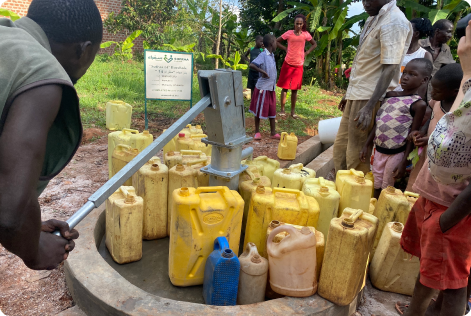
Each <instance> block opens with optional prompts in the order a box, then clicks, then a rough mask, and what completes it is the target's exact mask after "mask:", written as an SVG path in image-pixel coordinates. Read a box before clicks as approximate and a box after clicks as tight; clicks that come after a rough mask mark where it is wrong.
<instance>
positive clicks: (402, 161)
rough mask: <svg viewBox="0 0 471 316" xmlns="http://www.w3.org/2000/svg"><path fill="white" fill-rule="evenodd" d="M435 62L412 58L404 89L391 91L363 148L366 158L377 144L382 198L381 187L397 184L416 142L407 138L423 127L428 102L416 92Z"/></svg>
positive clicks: (403, 80)
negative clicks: (396, 180)
mask: <svg viewBox="0 0 471 316" xmlns="http://www.w3.org/2000/svg"><path fill="white" fill-rule="evenodd" d="M432 70H433V65H432V62H431V61H430V60H428V59H425V58H417V59H413V60H411V61H410V62H409V63H408V64H407V65H406V67H405V68H404V71H403V73H402V76H401V86H402V89H403V91H390V92H388V93H386V97H385V98H384V101H383V103H382V105H381V108H380V109H379V110H378V113H377V114H376V123H375V127H373V129H372V130H371V133H370V135H369V137H368V140H367V142H366V144H365V146H364V147H363V149H362V150H361V152H360V160H361V161H362V162H365V161H366V159H369V157H367V156H366V155H367V154H366V153H367V152H371V147H372V146H373V143H374V145H375V148H376V153H375V158H374V161H373V176H374V189H375V193H374V195H375V196H374V197H375V198H379V195H380V193H381V189H385V188H387V187H388V186H394V182H395V179H400V178H402V177H403V176H404V174H405V170H406V166H407V157H408V156H409V153H410V152H411V151H412V149H413V148H414V144H413V143H412V142H410V141H408V140H407V137H408V136H409V133H410V132H411V131H416V130H418V129H419V128H420V125H421V123H422V120H423V118H424V115H425V110H426V108H427V104H426V103H425V101H423V100H422V98H421V97H420V96H419V95H418V94H417V93H418V90H419V88H420V87H421V86H422V84H427V83H428V80H429V78H430V75H431V74H432Z"/></svg>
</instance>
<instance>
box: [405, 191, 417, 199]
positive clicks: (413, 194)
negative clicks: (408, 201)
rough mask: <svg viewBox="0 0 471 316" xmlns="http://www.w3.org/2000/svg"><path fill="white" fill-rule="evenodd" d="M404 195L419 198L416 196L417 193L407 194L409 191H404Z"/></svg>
mask: <svg viewBox="0 0 471 316" xmlns="http://www.w3.org/2000/svg"><path fill="white" fill-rule="evenodd" d="M404 195H405V196H410V197H415V198H417V199H418V198H419V197H420V195H418V194H417V193H414V192H409V191H404Z"/></svg>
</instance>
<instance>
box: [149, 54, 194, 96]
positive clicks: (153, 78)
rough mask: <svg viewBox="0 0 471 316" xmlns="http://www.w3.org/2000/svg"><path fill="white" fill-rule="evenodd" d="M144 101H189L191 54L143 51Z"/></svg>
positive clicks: (190, 91)
mask: <svg viewBox="0 0 471 316" xmlns="http://www.w3.org/2000/svg"><path fill="white" fill-rule="evenodd" d="M144 72H145V85H146V88H145V89H146V99H151V100H179V101H191V93H192V88H193V54H192V53H181V52H168V51H160V50H147V49H146V50H144Z"/></svg>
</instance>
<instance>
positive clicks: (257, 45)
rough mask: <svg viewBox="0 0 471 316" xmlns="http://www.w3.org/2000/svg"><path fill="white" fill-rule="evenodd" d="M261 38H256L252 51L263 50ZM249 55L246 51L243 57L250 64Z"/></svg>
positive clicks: (248, 51) (251, 93)
mask: <svg viewBox="0 0 471 316" xmlns="http://www.w3.org/2000/svg"><path fill="white" fill-rule="evenodd" d="M263 47H264V46H263V37H258V38H257V39H256V40H255V47H254V49H260V48H263ZM249 54H250V49H249V50H247V52H246V53H245V55H244V57H245V60H246V61H247V62H249V63H250V59H249V58H248V56H249ZM250 97H251V98H252V97H253V89H252V90H251V91H250Z"/></svg>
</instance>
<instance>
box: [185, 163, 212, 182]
mask: <svg viewBox="0 0 471 316" xmlns="http://www.w3.org/2000/svg"><path fill="white" fill-rule="evenodd" d="M207 165H208V161H207V160H206V159H203V160H199V161H198V160H195V161H191V162H187V163H186V166H187V167H189V168H193V169H195V170H196V171H197V173H198V175H197V180H198V187H208V186H209V174H207V173H204V172H202V171H201V168H204V167H206V166H207Z"/></svg>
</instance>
